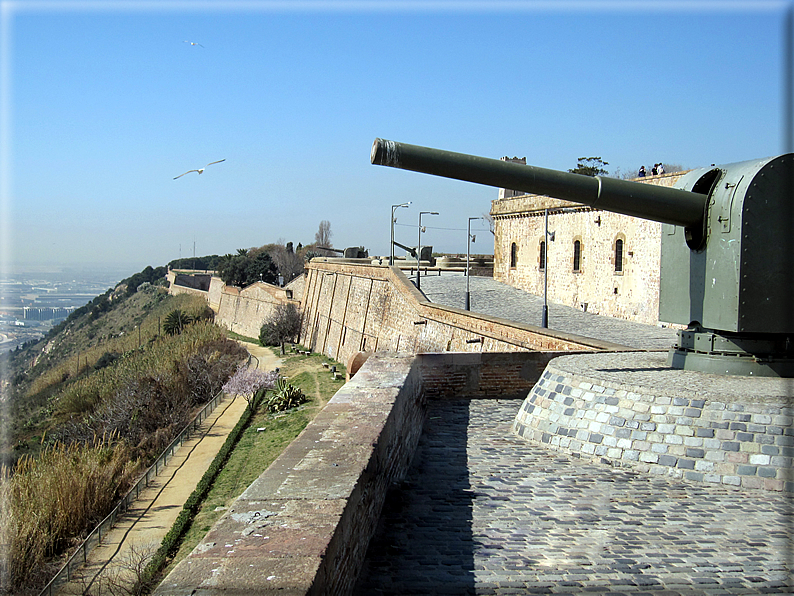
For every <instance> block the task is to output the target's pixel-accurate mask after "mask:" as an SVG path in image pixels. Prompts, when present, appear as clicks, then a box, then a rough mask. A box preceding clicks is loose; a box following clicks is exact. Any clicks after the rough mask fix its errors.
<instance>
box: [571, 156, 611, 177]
mask: <svg viewBox="0 0 794 596" xmlns="http://www.w3.org/2000/svg"><path fill="white" fill-rule="evenodd" d="M577 161H578V162H579V163H577V164H576V167H575V168H573V169H571V170H568V171H569V172H571V173H572V174H582V175H583V176H606V175H607V174H609V172H607V171H606V169H604V166H608V165H609V162H606V161H603V160H602V159H601V158H600V157H580V158H579V159H578V160H577Z"/></svg>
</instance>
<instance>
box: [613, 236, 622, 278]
mask: <svg viewBox="0 0 794 596" xmlns="http://www.w3.org/2000/svg"><path fill="white" fill-rule="evenodd" d="M622 272H623V240H622V239H621V238H618V239H617V240H615V273H622Z"/></svg>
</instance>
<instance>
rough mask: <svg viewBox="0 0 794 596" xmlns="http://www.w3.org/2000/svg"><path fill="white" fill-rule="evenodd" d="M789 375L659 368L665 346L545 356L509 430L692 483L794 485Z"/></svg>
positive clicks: (793, 417)
mask: <svg viewBox="0 0 794 596" xmlns="http://www.w3.org/2000/svg"><path fill="white" fill-rule="evenodd" d="M789 389H790V388H789V385H788V380H787V379H778V378H768V377H767V378H755V377H725V376H715V375H709V374H707V373H700V372H697V371H682V370H674V369H670V368H668V367H667V366H666V361H665V355H664V354H653V353H634V354H583V355H578V356H563V357H561V358H557V359H555V360H553V361H551V362H550V363H549V365H548V366H547V368H546V371H545V372H544V373H543V376H542V377H541V379H540V381H539V382H538V383H537V385H535V387H534V388H533V389H532V391H531V392H530V394H529V395H528V396H527V398H526V400H525V401H524V404H523V406H522V407H521V409H520V410H519V412H518V414H517V415H516V419H515V421H514V424H513V432H515V433H516V434H517V435H519V436H521V437H523V438H525V439H528V440H532V441H535V442H538V443H542V444H544V445H546V446H548V447H550V448H552V449H556V450H559V451H564V452H566V453H570V454H576V455H580V456H584V457H593V458H600V459H601V461H602V462H605V463H610V464H613V465H617V466H628V467H634V468H636V469H638V470H639V471H641V472H650V473H656V474H663V475H667V476H674V477H679V478H683V479H685V480H691V481H695V482H706V483H716V484H723V485H727V486H741V487H743V488H761V489H766V490H775V491H781V490H785V491H788V492H794V477H793V476H792V473H793V471H792V462H794V424H793V421H794V403H792V400H791V399H790V398H789V397H788V396H789V395H790V391H789Z"/></svg>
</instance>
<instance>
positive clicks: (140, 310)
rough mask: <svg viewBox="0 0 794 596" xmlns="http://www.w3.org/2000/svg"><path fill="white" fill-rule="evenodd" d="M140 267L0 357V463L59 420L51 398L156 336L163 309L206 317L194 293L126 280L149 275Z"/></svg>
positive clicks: (28, 450)
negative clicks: (0, 401)
mask: <svg viewBox="0 0 794 596" xmlns="http://www.w3.org/2000/svg"><path fill="white" fill-rule="evenodd" d="M147 270H149V271H151V272H152V273H155V272H157V271H158V270H164V268H158V270H154V269H152V268H151V267H148V268H147V269H146V270H144V272H147V273H148V271H147ZM144 272H141V274H136V275H135V276H132V277H131V278H129V279H128V280H124V281H123V282H121V283H120V284H118V285H117V286H116V287H115V288H112V289H109V290H108V291H107V292H105V293H104V294H102V295H100V296H97V297H96V298H95V299H94V300H92V301H91V302H89V303H88V304H86V305H85V306H84V307H82V308H80V309H77V310H76V311H75V312H74V313H72V315H70V316H69V318H68V319H66V320H65V321H64V322H62V323H61V324H59V325H57V326H55V327H54V328H53V329H52V331H51V332H50V333H49V334H48V335H47V336H46V337H45V338H44V339H42V340H40V341H38V342H33V343H28V344H25V345H24V346H22V347H21V348H19V349H17V350H14V351H11V352H9V353H8V354H7V355H6V358H7V360H6V366H5V367H3V368H4V373H5V374H4V379H3V381H4V383H3V384H4V396H3V397H4V401H5V407H4V408H2V409H0V424H2V428H3V429H4V430H5V433H6V437H5V439H6V440H5V445H4V447H3V451H2V458H3V459H2V462H3V463H5V464H12V463H13V462H14V461H16V460H17V459H18V458H19V457H20V456H21V455H23V454H35V453H37V452H38V451H39V449H40V448H41V443H42V437H46V436H47V435H48V434H49V433H51V432H52V431H53V430H55V429H56V428H57V427H58V426H59V425H60V424H62V423H63V417H62V416H59V413H58V411H57V408H56V407H54V404H53V400H54V399H55V398H56V396H58V395H59V394H60V393H62V392H63V391H64V390H65V389H66V388H68V387H69V386H70V385H72V384H73V383H75V382H76V381H78V380H80V379H84V378H86V377H88V376H89V375H90V374H91V373H93V372H95V371H96V370H99V369H101V368H103V367H104V366H107V365H108V364H110V363H111V362H113V361H114V360H115V359H116V358H118V357H120V356H122V355H123V354H125V353H129V352H130V351H132V350H137V349H141V348H145V346H147V345H149V344H151V343H152V342H153V341H154V340H155V339H156V338H157V337H158V336H161V335H162V334H163V329H162V327H163V321H164V319H165V318H166V316H167V315H168V313H170V312H171V311H173V310H175V309H180V310H182V311H185V312H187V313H188V314H190V315H192V316H193V317H208V316H211V311H209V312H208V308H207V305H206V303H205V302H203V301H202V300H200V299H196V298H193V297H190V296H169V295H168V294H167V292H166V289H165V287H163V286H162V285H152V284H151V283H149V282H148V281H143V283H141V284H139V285H135V286H133V284H135V283H136V282H138V281H140V280H141V279H142V278H143V279H145V278H146V277H149V276H147V275H142V274H143V273H144ZM155 281H157V280H155Z"/></svg>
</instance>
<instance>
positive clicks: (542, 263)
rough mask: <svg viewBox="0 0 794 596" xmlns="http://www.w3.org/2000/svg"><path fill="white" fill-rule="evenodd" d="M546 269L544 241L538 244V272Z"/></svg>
mask: <svg viewBox="0 0 794 596" xmlns="http://www.w3.org/2000/svg"><path fill="white" fill-rule="evenodd" d="M545 268H546V241H545V240H542V241H541V243H540V270H541V271H543V270H544V269H545Z"/></svg>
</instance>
